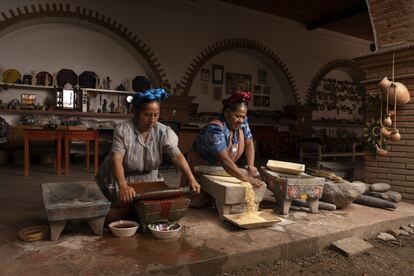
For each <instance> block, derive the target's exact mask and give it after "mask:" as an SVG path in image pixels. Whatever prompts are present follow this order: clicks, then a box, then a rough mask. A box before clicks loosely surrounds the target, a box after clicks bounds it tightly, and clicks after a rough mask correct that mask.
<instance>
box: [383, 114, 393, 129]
mask: <svg viewBox="0 0 414 276" xmlns="http://www.w3.org/2000/svg"><path fill="white" fill-rule="evenodd" d="M382 124H383V125H384V126H386V127H390V126H392V120H391V117H390V114H388V116H387V117H385V119H384V121H382Z"/></svg>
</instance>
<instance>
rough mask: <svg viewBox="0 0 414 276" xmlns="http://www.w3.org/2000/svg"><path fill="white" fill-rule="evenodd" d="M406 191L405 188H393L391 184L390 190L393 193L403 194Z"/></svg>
mask: <svg viewBox="0 0 414 276" xmlns="http://www.w3.org/2000/svg"><path fill="white" fill-rule="evenodd" d="M406 189H407V188H405V187H400V186H395V185H393V184H391V190H392V191H394V192H399V193H404V192H405V190H406Z"/></svg>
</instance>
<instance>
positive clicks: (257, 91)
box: [253, 85, 262, 94]
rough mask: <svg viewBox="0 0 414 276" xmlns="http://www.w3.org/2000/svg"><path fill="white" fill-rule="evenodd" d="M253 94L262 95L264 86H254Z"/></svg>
mask: <svg viewBox="0 0 414 276" xmlns="http://www.w3.org/2000/svg"><path fill="white" fill-rule="evenodd" d="M253 94H262V86H260V85H255V86H253Z"/></svg>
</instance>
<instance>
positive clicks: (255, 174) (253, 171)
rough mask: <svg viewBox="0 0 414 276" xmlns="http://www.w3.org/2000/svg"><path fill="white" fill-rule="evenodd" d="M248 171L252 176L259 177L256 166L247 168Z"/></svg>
mask: <svg viewBox="0 0 414 276" xmlns="http://www.w3.org/2000/svg"><path fill="white" fill-rule="evenodd" d="M247 171H248V172H249V174H250V176H252V177H257V176H259V171H258V170H257V168H256V167H255V166H247Z"/></svg>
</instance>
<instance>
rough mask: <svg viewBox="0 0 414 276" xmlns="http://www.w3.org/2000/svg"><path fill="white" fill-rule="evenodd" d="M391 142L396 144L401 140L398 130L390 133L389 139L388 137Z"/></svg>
mask: <svg viewBox="0 0 414 276" xmlns="http://www.w3.org/2000/svg"><path fill="white" fill-rule="evenodd" d="M390 140H391V141H394V142H397V141H400V140H401V134H400V132H399V131H398V129H396V130H393V132H392V133H391V137H390Z"/></svg>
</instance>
